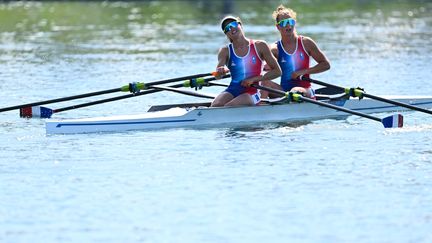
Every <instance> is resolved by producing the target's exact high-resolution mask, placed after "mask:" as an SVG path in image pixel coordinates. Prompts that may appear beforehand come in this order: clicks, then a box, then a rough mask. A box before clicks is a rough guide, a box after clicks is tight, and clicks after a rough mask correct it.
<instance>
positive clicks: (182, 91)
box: [151, 85, 216, 99]
mask: <svg viewBox="0 0 432 243" xmlns="http://www.w3.org/2000/svg"><path fill="white" fill-rule="evenodd" d="M151 87H152V88H154V89H157V90H166V91H171V92H174V93H179V94H185V95H190V96H195V97H201V98H209V99H214V98H216V96H214V95H210V94H202V93H198V92H194V91H188V90H181V89H176V88H171V87H165V86H159V85H152V86H151Z"/></svg>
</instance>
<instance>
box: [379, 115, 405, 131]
mask: <svg viewBox="0 0 432 243" xmlns="http://www.w3.org/2000/svg"><path fill="white" fill-rule="evenodd" d="M382 124H383V125H384V127H385V128H397V127H403V116H402V115H401V114H395V115H391V116H388V117H384V118H383V119H382Z"/></svg>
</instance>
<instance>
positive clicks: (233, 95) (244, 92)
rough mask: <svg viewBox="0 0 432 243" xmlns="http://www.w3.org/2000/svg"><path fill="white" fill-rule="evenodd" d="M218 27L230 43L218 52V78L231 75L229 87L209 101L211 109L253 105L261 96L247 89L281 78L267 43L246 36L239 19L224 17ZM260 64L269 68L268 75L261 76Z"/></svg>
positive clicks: (253, 89)
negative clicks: (255, 84) (212, 107)
mask: <svg viewBox="0 0 432 243" xmlns="http://www.w3.org/2000/svg"><path fill="white" fill-rule="evenodd" d="M221 28H222V30H223V32H224V33H225V35H226V36H227V38H228V39H229V41H230V42H231V43H230V44H228V45H227V46H224V47H222V48H221V49H220V50H219V53H218V64H217V67H216V72H217V73H218V75H217V77H220V76H222V75H224V74H226V73H227V72H228V71H229V72H230V73H231V82H230V84H229V86H228V88H227V89H226V90H225V91H223V92H222V93H220V94H219V95H218V96H217V97H216V98H215V99H214V100H213V102H212V106H240V105H255V104H257V103H258V102H259V101H260V93H259V92H258V91H257V89H256V88H253V87H250V86H251V84H253V83H258V82H260V81H263V80H272V79H275V78H277V77H279V76H280V75H281V70H280V67H279V65H278V63H277V60H276V58H275V57H274V56H273V55H272V53H271V51H270V48H269V47H268V45H267V43H266V42H265V41H262V40H255V41H254V40H252V39H248V38H246V37H245V35H244V32H243V27H242V23H241V21H240V19H239V18H238V17H233V16H227V17H225V18H223V19H222V21H221ZM263 61H265V62H266V63H267V65H268V72H267V73H266V74H264V75H262V74H261V73H262V71H263V66H264V65H263Z"/></svg>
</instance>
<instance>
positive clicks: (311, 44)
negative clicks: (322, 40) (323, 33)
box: [291, 37, 330, 79]
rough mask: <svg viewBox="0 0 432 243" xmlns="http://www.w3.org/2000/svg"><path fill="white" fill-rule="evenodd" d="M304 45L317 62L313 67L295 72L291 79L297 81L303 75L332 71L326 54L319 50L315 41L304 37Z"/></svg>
mask: <svg viewBox="0 0 432 243" xmlns="http://www.w3.org/2000/svg"><path fill="white" fill-rule="evenodd" d="M303 45H304V48H305V50H306V52H307V53H309V55H310V56H311V57H312V58H313V59H314V60H315V61H316V62H317V64H316V65H315V66H313V67H310V68H307V69H303V70H298V71H296V72H293V73H292V75H291V78H293V79H297V78H298V77H299V76H301V75H305V74H314V73H321V72H324V71H327V70H329V69H330V62H329V60H328V59H327V57H326V56H325V55H324V53H323V52H322V51H321V50H320V49H319V48H318V46H317V44H316V43H315V41H313V40H312V39H311V38H309V37H303Z"/></svg>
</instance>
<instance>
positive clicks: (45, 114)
mask: <svg viewBox="0 0 432 243" xmlns="http://www.w3.org/2000/svg"><path fill="white" fill-rule="evenodd" d="M228 77H230V76H229V75H225V76H223V77H222V78H228ZM213 80H216V78H215V77H210V78H196V79H194V78H193V79H190V80H188V81H185V82H184V83H183V84H175V85H172V86H169V87H170V88H180V87H195V86H193V85H194V84H197V83H198V84H199V85H207V84H209V85H212V84H211V83H209V82H210V81H213ZM146 87H147V88H149V90H145V91H140V92H138V93H132V94H127V95H121V96H116V97H111V98H106V99H102V100H96V101H91V102H87V103H83V104H78V105H73V106H68V107H64V108H59V109H50V108H48V107H39V106H38V107H37V109H36V110H38V111H40V112H36V113H33V114H32V116H28V117H26V118H31V117H33V118H50V117H51V116H52V115H53V114H54V113H59V112H62V111H68V110H74V109H78V108H82V107H87V106H92V105H97V104H102V103H107V102H112V101H117V100H122V99H127V98H132V97H136V96H141V95H146V94H152V93H156V92H160V91H162V90H158V89H153V88H152V87H151V85H150V86H146Z"/></svg>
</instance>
